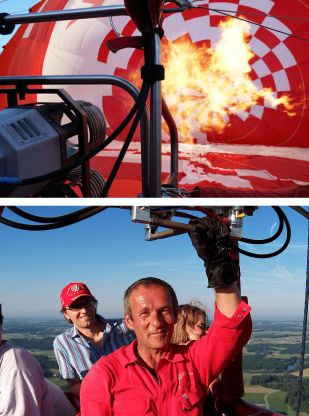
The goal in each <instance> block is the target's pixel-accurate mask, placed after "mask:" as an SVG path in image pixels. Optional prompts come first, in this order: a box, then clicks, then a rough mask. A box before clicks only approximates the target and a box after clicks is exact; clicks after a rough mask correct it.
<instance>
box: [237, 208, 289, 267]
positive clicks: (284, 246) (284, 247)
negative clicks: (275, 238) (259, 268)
mask: <svg viewBox="0 0 309 416" xmlns="http://www.w3.org/2000/svg"><path fill="white" fill-rule="evenodd" d="M273 208H274V207H273ZM278 210H279V211H280V215H281V216H282V218H283V221H284V224H285V226H286V239H285V242H284V244H283V245H282V246H281V247H280V248H279V249H278V250H276V251H273V252H272V253H265V254H260V253H251V252H250V251H247V250H244V249H242V248H240V247H237V246H233V248H235V250H237V251H238V252H239V253H241V254H244V255H246V256H249V257H254V258H257V259H267V258H270V257H274V256H277V255H278V254H280V253H282V252H283V251H284V250H285V249H286V248H287V246H288V245H289V242H290V240H291V227H290V223H289V221H288V219H287V217H286V215H285V213H284V212H283V210H282V209H281V208H279V207H278ZM240 241H241V240H240Z"/></svg>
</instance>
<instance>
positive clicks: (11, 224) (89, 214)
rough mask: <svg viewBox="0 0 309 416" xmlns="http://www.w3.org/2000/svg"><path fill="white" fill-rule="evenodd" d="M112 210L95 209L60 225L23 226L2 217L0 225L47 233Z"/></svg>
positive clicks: (104, 208)
mask: <svg viewBox="0 0 309 416" xmlns="http://www.w3.org/2000/svg"><path fill="white" fill-rule="evenodd" d="M107 208H110V207H108V206H105V207H94V208H93V209H92V210H91V212H87V213H83V214H82V215H78V216H77V217H76V218H74V217H73V218H70V219H69V220H68V221H60V222H58V223H52V224H40V225H32V224H22V223H18V222H16V221H12V220H8V219H7V218H3V217H2V216H0V223H2V224H4V225H7V226H9V227H13V228H18V229H20V230H27V231H46V230H55V229H57V228H63V227H66V226H68V225H72V224H75V223H77V222H80V221H83V220H85V219H87V218H90V217H92V216H93V215H96V214H97V213H99V212H102V211H104V210H106V209H107Z"/></svg>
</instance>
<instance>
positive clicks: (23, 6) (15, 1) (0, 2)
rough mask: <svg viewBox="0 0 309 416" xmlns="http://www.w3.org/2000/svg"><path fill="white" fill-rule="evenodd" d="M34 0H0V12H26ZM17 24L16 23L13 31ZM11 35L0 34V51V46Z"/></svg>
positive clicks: (34, 2)
mask: <svg viewBox="0 0 309 416" xmlns="http://www.w3.org/2000/svg"><path fill="white" fill-rule="evenodd" d="M36 3H37V1H35V0H0V13H9V14H24V13H27V12H28V10H29V7H31V6H33V5H34V4H36ZM18 27H19V25H16V27H15V31H16V30H17V29H18ZM11 36H12V35H0V53H1V50H2V49H1V47H2V46H3V45H5V44H6V43H7V42H8V41H9V40H10V38H11Z"/></svg>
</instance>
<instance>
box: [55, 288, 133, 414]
mask: <svg viewBox="0 0 309 416" xmlns="http://www.w3.org/2000/svg"><path fill="white" fill-rule="evenodd" d="M60 302H61V312H62V313H63V315H64V317H65V319H66V320H67V321H68V322H69V323H72V324H73V327H72V328H70V329H68V330H66V331H65V332H64V333H62V334H60V335H58V336H57V337H56V338H55V340H54V351H55V355H56V359H57V362H58V366H59V371H60V375H61V378H62V379H64V380H66V381H67V383H68V386H69V390H70V392H71V393H73V395H74V397H75V398H76V404H77V407H78V404H79V401H78V400H79V391H80V386H81V382H82V380H83V378H84V377H85V375H86V374H87V372H88V371H89V370H90V368H91V367H92V365H93V364H94V363H95V362H96V361H98V359H99V358H100V357H102V356H104V355H108V354H110V353H111V352H113V351H114V350H116V349H118V348H120V347H122V346H123V345H127V344H129V343H130V342H131V341H133V340H134V339H135V334H134V332H133V331H130V330H128V329H127V327H126V325H125V323H124V322H122V323H120V324H116V325H114V326H111V325H109V324H108V322H107V321H106V320H105V319H104V318H103V317H102V316H100V315H98V314H97V303H98V302H97V300H96V299H95V297H94V296H93V295H92V293H91V292H90V290H89V289H88V287H87V286H86V285H85V283H81V282H73V283H69V284H68V285H66V286H65V287H64V288H63V289H62V291H61V294H60Z"/></svg>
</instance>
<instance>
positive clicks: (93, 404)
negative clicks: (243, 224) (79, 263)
mask: <svg viewBox="0 0 309 416" xmlns="http://www.w3.org/2000/svg"><path fill="white" fill-rule="evenodd" d="M190 238H191V241H192V244H193V246H194V247H195V249H196V250H197V253H198V255H199V257H201V258H202V259H203V260H204V261H205V267H206V273H207V276H208V282H209V285H208V287H213V288H215V291H216V305H215V315H214V321H213V323H212V325H211V327H210V330H209V332H208V334H207V337H202V338H201V339H200V340H198V341H196V342H194V343H190V344H188V345H174V344H172V343H171V337H172V334H173V328H174V323H175V320H176V318H177V306H178V302H177V297H176V295H175V292H174V290H173V288H172V287H171V286H170V285H169V284H168V283H166V282H164V281H163V280H160V279H157V278H152V277H148V278H144V279H140V280H138V281H137V282H135V283H133V284H132V285H131V286H130V287H129V288H128V289H127V290H126V292H125V295H124V308H125V322H126V324H127V326H128V327H129V328H130V329H133V330H134V331H135V333H136V340H135V341H134V342H133V343H132V344H131V345H129V346H126V347H123V348H121V349H119V350H117V351H116V352H114V353H112V354H110V355H109V356H107V357H104V358H101V359H100V360H99V361H98V362H97V363H96V364H95V365H94V366H93V367H92V369H91V370H90V371H89V373H88V375H87V376H86V378H85V379H84V381H83V383H82V387H81V414H82V416H103V415H104V416H108V415H114V416H120V415H123V416H124V415H125V416H130V415H134V416H144V415H152V416H180V415H192V416H202V415H203V407H204V400H205V397H206V395H207V390H208V386H209V384H210V383H211V382H212V381H213V380H214V379H215V378H216V377H217V375H218V374H219V373H221V371H222V370H223V369H224V368H225V367H226V366H227V364H229V362H230V361H231V360H233V359H234V358H235V357H236V355H237V354H238V353H239V352H240V350H241V349H242V347H243V346H244V345H245V344H246V343H247V341H248V339H249V337H250V335H251V329H252V324H251V318H250V314H249V312H250V307H249V306H248V305H247V304H246V303H245V302H243V301H242V300H241V298H240V294H239V290H238V286H237V283H236V279H237V273H236V269H235V266H234V263H233V261H232V260H231V258H230V256H229V248H228V246H229V234H228V229H227V227H226V225H225V224H223V223H221V222H220V221H217V220H215V219H212V218H208V217H207V218H202V219H199V220H193V221H192V231H191V232H190Z"/></svg>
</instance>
